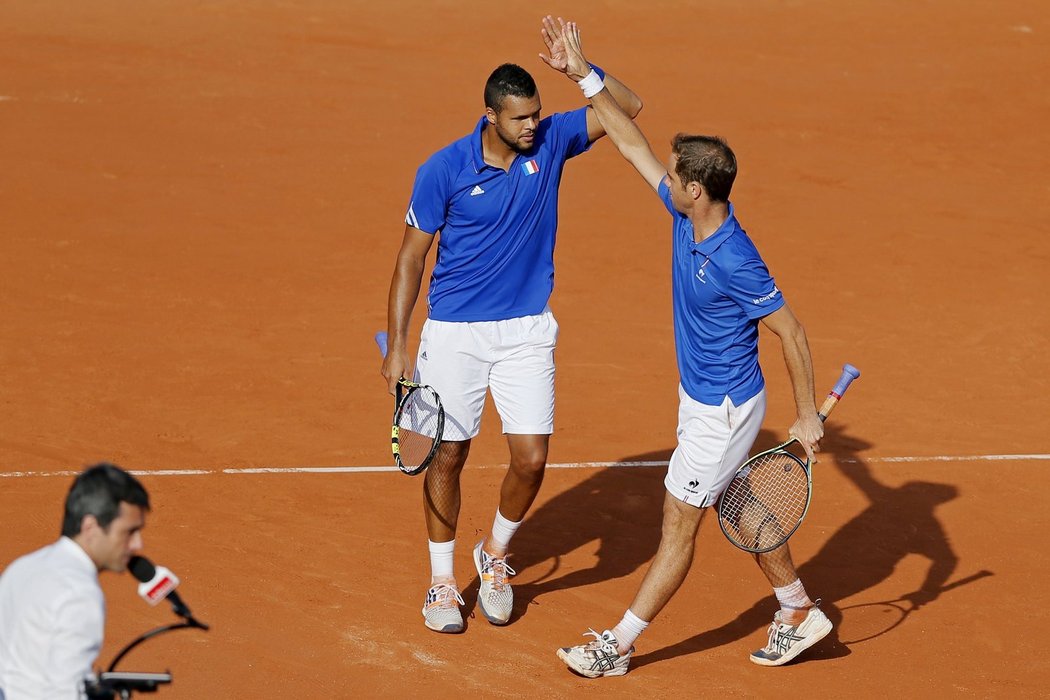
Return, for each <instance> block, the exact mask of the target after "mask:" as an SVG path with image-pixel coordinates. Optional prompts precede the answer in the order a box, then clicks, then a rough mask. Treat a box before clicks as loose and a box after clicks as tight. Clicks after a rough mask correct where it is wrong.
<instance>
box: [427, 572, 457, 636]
mask: <svg viewBox="0 0 1050 700" xmlns="http://www.w3.org/2000/svg"><path fill="white" fill-rule="evenodd" d="M460 605H463V596H461V595H460V594H459V590H457V589H456V587H455V586H454V585H451V584H448V583H438V584H435V585H434V586H431V587H430V590H428V591H427V600H426V602H425V603H423V622H424V624H425V625H426V626H427V627H429V628H430V629H432V630H434V631H435V632H444V633H446V634H458V633H459V632H462V631H463V613H462V612H461V611H460V609H459V606H460Z"/></svg>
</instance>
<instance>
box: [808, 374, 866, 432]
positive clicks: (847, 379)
mask: <svg viewBox="0 0 1050 700" xmlns="http://www.w3.org/2000/svg"><path fill="white" fill-rule="evenodd" d="M859 376H860V370H859V369H857V368H856V367H854V366H853V365H845V366H844V367H843V368H842V374H841V375H839V380H838V382H836V384H835V387H834V388H833V389H832V390H831V391H830V392H828V398H826V399H824V405H823V406H821V407H820V411H818V415H819V416H820V420H827V418H828V416H830V415H831V412H832V411H833V410H835V406H837V405H838V402H839V399H841V398H842V397H843V396H844V395H845V394H846V389H849V385H850V384H852V383H853V380H854V379H856V378H857V377H859Z"/></svg>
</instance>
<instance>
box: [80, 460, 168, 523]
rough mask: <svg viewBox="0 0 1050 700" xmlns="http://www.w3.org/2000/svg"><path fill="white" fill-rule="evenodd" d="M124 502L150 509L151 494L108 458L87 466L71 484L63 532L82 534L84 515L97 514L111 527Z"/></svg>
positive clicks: (100, 521)
mask: <svg viewBox="0 0 1050 700" xmlns="http://www.w3.org/2000/svg"><path fill="white" fill-rule="evenodd" d="M121 502H123V503H130V504H131V505H133V506H142V507H143V508H145V509H146V510H149V494H147V493H146V489H145V488H144V487H143V486H142V484H140V483H139V481H138V479H136V478H135V477H133V476H132V475H131V474H128V473H127V472H126V471H124V470H123V469H121V468H120V467H118V466H116V465H115V464H108V463H106V462H102V463H100V464H95V465H92V466H90V467H88V468H87V469H85V470H84V471H83V472H81V474H80V475H79V476H77V478H76V479H74V480H73V485H72V486H71V487H70V488H69V495H67V496H66V512H65V516H64V517H63V519H62V534H63V535H65V536H66V537H73V536H75V535H79V534H80V524H81V523H82V522H83V521H84V516H85V515H94V516H95V520H97V521H98V524H99V525H101V526H102V528H103V529H106V528H108V527H109V524H110V523H111V522H113V520H114V519H115V518H116V517H117V515H118V514H119V513H120V504H121Z"/></svg>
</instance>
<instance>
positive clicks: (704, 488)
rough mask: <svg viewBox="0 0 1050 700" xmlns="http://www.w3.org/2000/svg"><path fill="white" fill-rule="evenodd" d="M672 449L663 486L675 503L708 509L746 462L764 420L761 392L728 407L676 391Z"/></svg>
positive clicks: (762, 394) (726, 401) (764, 403)
mask: <svg viewBox="0 0 1050 700" xmlns="http://www.w3.org/2000/svg"><path fill="white" fill-rule="evenodd" d="M678 398H679V403H678V447H676V448H675V451H674V453H673V454H672V455H671V462H670V464H669V465H668V467H667V478H665V479H664V486H666V487H667V491H668V492H669V493H670V494H671V495H672V496H674V497H675V498H677V499H678V500H680V501H682V502H684V503H688V504H689V505H691V506H697V507H698V508H706V507H707V506H713V505H714V504H715V502H716V501H718V497H719V496H721V495H722V492H723V491H724V490H725V489H726V487H727V486H729V482H730V481H731V480H732V478H733V474H734V473H736V470H737V469H738V468H739V467H740V465H741V464H743V463H744V461H745V460H746V459H747V455H748V451H750V449H751V446H752V445H753V444H754V442H755V438H757V437H758V431H759V428H761V427H762V419H763V418H765V415H766V392H765V390H764V389H763V390H762V391H760V392H759V393H758V395H757V396H755V397H753V398H751V399H748V400H747V401H745V402H744V403H743V404H742V405H740V406H734V405H733V402H732V401H730V400H729V397H728V396H727V397H726V399H725V401H723V402H722V405H721V406H708V405H706V404H702V403H700V402H699V401H695V400H693V399H692V398H691V397H690V396H689V395H688V394H686V393H685V390H684V389H683V388H682V387H681V385H679V387H678Z"/></svg>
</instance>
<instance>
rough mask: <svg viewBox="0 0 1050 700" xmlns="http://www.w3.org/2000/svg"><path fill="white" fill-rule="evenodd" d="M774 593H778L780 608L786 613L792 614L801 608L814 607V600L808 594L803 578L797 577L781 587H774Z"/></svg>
mask: <svg viewBox="0 0 1050 700" xmlns="http://www.w3.org/2000/svg"><path fill="white" fill-rule="evenodd" d="M773 593H775V594H776V596H777V602H779V603H780V609H781V610H782V611H784V613H785V614H788V615H790V614H792V613H795V612H797V611H799V610H805V609H806V608H811V607H813V601H812V600H810V599H809V596H808V595H806V588H805V586H803V585H802V580H801V579H795V580H794V582H792V583H789V584H788V585H786V586H782V587H781V588H774V589H773Z"/></svg>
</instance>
